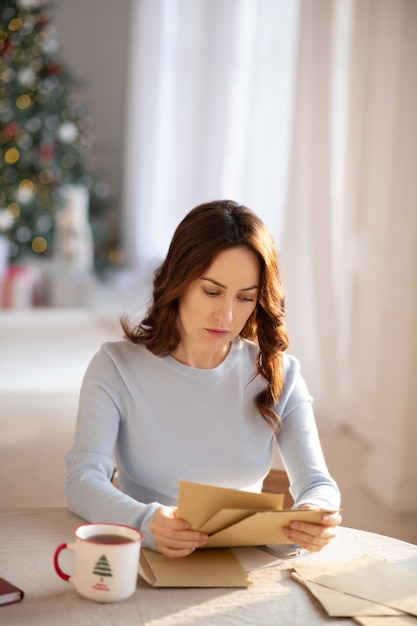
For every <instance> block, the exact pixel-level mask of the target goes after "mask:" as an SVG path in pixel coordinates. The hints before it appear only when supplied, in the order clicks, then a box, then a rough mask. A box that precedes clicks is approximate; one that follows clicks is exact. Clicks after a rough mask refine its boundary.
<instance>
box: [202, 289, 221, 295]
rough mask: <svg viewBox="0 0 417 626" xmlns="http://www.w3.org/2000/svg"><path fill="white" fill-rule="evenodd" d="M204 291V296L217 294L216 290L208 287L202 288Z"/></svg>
mask: <svg viewBox="0 0 417 626" xmlns="http://www.w3.org/2000/svg"><path fill="white" fill-rule="evenodd" d="M204 293H205V294H206V296H218V295H219V292H218V291H210V290H209V289H204Z"/></svg>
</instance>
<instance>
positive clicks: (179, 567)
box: [139, 548, 250, 587]
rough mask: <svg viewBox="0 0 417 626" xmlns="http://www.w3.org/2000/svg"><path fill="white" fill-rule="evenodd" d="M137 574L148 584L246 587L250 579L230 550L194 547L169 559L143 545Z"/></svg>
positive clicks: (161, 585) (157, 585)
mask: <svg viewBox="0 0 417 626" xmlns="http://www.w3.org/2000/svg"><path fill="white" fill-rule="evenodd" d="M139 574H140V576H141V577H142V578H143V579H144V580H146V582H147V583H148V584H149V585H151V586H152V587H248V586H249V585H250V578H249V576H248V574H247V573H246V571H245V570H244V568H243V567H242V565H241V564H240V563H239V561H238V559H237V558H236V556H235V555H234V554H233V552H232V550H229V549H219V550H204V551H200V550H196V551H195V552H193V553H192V554H190V555H189V556H186V557H183V558H179V559H170V558H168V557H167V556H164V555H163V554H160V553H159V552H154V551H153V550H149V548H143V549H142V550H141V553H140V564H139Z"/></svg>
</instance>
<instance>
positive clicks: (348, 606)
mask: <svg viewBox="0 0 417 626" xmlns="http://www.w3.org/2000/svg"><path fill="white" fill-rule="evenodd" d="M293 568H294V570H295V572H294V573H293V574H292V577H293V578H294V579H295V580H297V581H298V582H299V583H301V584H302V585H304V586H305V587H307V589H308V590H309V591H310V593H311V594H312V595H313V596H314V597H315V598H317V600H318V601H319V602H320V604H321V605H322V606H323V608H324V609H325V610H326V612H327V613H328V615H330V617H356V616H357V617H359V616H384V615H403V613H401V611H397V609H393V608H391V607H388V606H383V605H382V604H378V603H377V602H371V601H370V600H365V599H364V598H357V597H356V596H351V595H349V594H347V593H343V592H342V591H337V590H335V589H329V588H328V587H323V585H319V584H318V583H315V582H312V581H311V580H309V579H310V578H314V577H315V576H319V575H321V574H325V573H328V572H334V570H335V566H334V565H330V564H318V565H317V564H315V563H296V564H295V563H294V564H293Z"/></svg>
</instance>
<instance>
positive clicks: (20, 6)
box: [0, 0, 119, 266]
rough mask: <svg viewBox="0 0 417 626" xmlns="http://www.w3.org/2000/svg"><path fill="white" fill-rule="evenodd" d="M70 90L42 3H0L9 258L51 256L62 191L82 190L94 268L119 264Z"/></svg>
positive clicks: (0, 167)
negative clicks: (85, 194)
mask: <svg viewBox="0 0 417 626" xmlns="http://www.w3.org/2000/svg"><path fill="white" fill-rule="evenodd" d="M75 87H76V84H75V82H74V80H73V78H72V76H71V75H70V73H69V72H68V70H67V68H66V66H65V64H64V63H63V60H62V58H61V55H60V46H59V42H58V38H57V33H56V30H55V28H54V25H53V23H52V14H51V8H50V3H49V2H47V1H46V0H1V4H0V190H1V192H0V215H1V214H2V213H4V211H7V215H8V216H12V223H11V224H9V225H8V229H7V234H8V236H9V239H10V242H11V243H10V256H11V258H12V259H13V258H15V259H18V258H20V257H22V256H27V255H28V254H33V253H34V254H36V255H39V254H40V255H46V256H50V255H51V253H52V244H53V234H54V233H53V231H54V224H55V215H56V212H57V211H58V210H59V208H60V206H61V204H62V202H63V197H62V194H61V190H62V188H63V186H64V185H66V184H84V185H86V186H87V188H88V189H89V193H90V220H91V225H92V230H93V236H94V238H95V244H96V251H97V252H96V261H97V264H98V265H99V266H100V265H106V264H110V265H112V264H114V259H116V258H119V257H118V249H117V246H116V245H115V244H114V242H112V241H111V236H110V233H109V228H108V226H107V222H106V209H107V205H108V201H109V196H110V191H109V187H108V185H107V184H106V183H105V182H104V181H101V180H97V176H96V175H94V174H92V173H91V172H90V171H89V169H88V158H89V156H90V153H91V150H92V146H93V144H94V140H95V136H94V131H93V121H92V119H91V117H90V115H89V114H88V111H87V109H86V107H85V105H84V104H83V102H82V101H81V98H80V96H79V95H78V94H77V93H76V91H75ZM2 230H3V231H4V232H5V231H6V229H5V228H3V229H2V228H1V222H0V232H1V231H2ZM100 251H101V257H100V258H99V259H97V253H99V254H100ZM112 259H113V260H112Z"/></svg>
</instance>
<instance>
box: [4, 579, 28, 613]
mask: <svg viewBox="0 0 417 626" xmlns="http://www.w3.org/2000/svg"><path fill="white" fill-rule="evenodd" d="M24 595H25V594H24V592H23V591H22V589H19V587H16V586H15V585H13V584H12V583H9V581H8V580H6V579H5V578H1V576H0V606H1V605H4V604H13V602H20V600H21V599H22V598H23V596H24Z"/></svg>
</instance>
